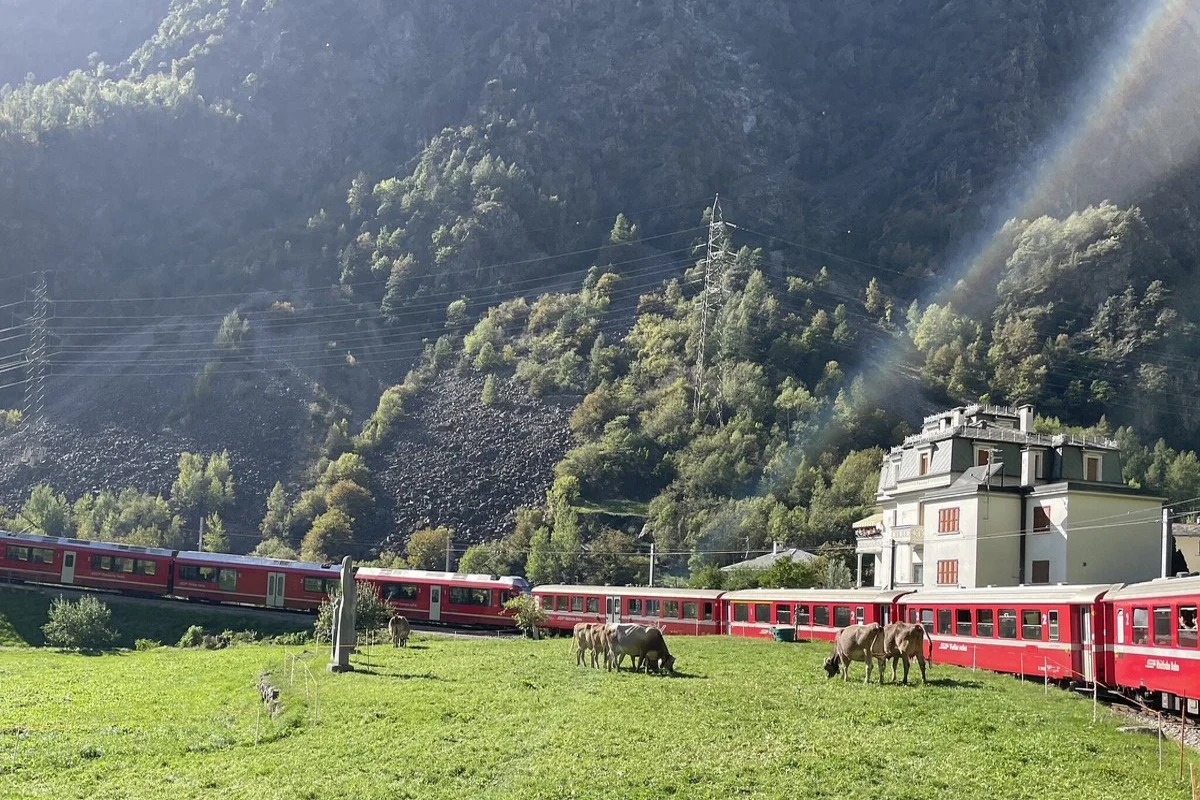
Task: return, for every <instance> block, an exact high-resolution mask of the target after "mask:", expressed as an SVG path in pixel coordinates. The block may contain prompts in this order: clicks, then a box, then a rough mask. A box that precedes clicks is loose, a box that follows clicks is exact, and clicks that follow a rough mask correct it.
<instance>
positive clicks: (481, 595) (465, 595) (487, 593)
mask: <svg viewBox="0 0 1200 800" xmlns="http://www.w3.org/2000/svg"><path fill="white" fill-rule="evenodd" d="M446 599H447V600H448V601H449V602H450V603H451V604H452V605H456V606H490V605H491V604H492V590H491V589H467V588H466V587H463V586H449V587H447V588H446ZM576 601H578V605H579V608H574V606H575V605H576ZM571 606H572V610H574V611H582V610H583V598H582V597H572V598H571Z"/></svg>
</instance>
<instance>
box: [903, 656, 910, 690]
mask: <svg viewBox="0 0 1200 800" xmlns="http://www.w3.org/2000/svg"><path fill="white" fill-rule="evenodd" d="M909 668H910V660H909V658H908V656H905V657H904V685H905V686H908V670H909Z"/></svg>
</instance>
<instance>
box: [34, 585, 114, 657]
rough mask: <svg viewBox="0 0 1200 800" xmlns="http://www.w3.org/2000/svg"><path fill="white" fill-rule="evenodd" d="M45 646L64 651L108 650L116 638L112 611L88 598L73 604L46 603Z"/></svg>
mask: <svg viewBox="0 0 1200 800" xmlns="http://www.w3.org/2000/svg"><path fill="white" fill-rule="evenodd" d="M42 632H43V633H44V634H45V635H46V644H49V645H52V646H54V647H62V648H64V649H68V650H84V651H95V650H103V649H105V648H108V647H111V646H112V644H113V642H115V641H116V639H117V632H116V631H115V630H113V629H112V611H111V610H110V609H109V607H108V606H107V605H105V604H104V603H102V602H101V601H100V600H97V599H96V598H95V597H92V596H91V595H84V596H83V597H80V598H79V599H78V600H76V601H75V602H71V601H69V600H67V599H65V598H63V597H61V596H60V597H58V598H57V599H55V600H54V602H52V603H51V604H50V621H49V622H47V623H46V624H45V625H43V626H42Z"/></svg>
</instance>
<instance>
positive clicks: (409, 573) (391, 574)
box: [358, 567, 529, 588]
mask: <svg viewBox="0 0 1200 800" xmlns="http://www.w3.org/2000/svg"><path fill="white" fill-rule="evenodd" d="M358 577H360V578H375V579H384V580H387V579H391V580H397V581H404V580H409V581H423V582H428V581H454V582H455V583H463V582H468V583H477V584H480V585H486V586H503V587H506V588H522V587H528V586H529V584H528V582H526V580H525V579H524V578H518V577H515V576H512V575H505V576H494V575H485V574H482V573H462V572H439V571H437V570H429V569H384V568H383V567H360V568H359V570H358Z"/></svg>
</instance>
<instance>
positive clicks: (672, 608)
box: [533, 585, 722, 635]
mask: <svg viewBox="0 0 1200 800" xmlns="http://www.w3.org/2000/svg"><path fill="white" fill-rule="evenodd" d="M533 596H534V597H535V598H537V601H538V603H540V604H541V607H542V610H543V611H545V612H546V627H548V628H550V629H551V630H556V631H570V630H572V629H573V628H574V627H575V625H576V623H579V622H628V623H635V624H639V625H650V624H654V625H658V626H659V627H661V628H662V629H663V630H664V631H665V632H666V633H679V634H685V635H705V634H716V633H720V632H721V620H722V614H721V609H722V606H721V596H722V593H721V592H718V591H712V590H707V589H671V588H665V587H657V586H562V585H543V586H538V587H537V588H535V589H534V590H533Z"/></svg>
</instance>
